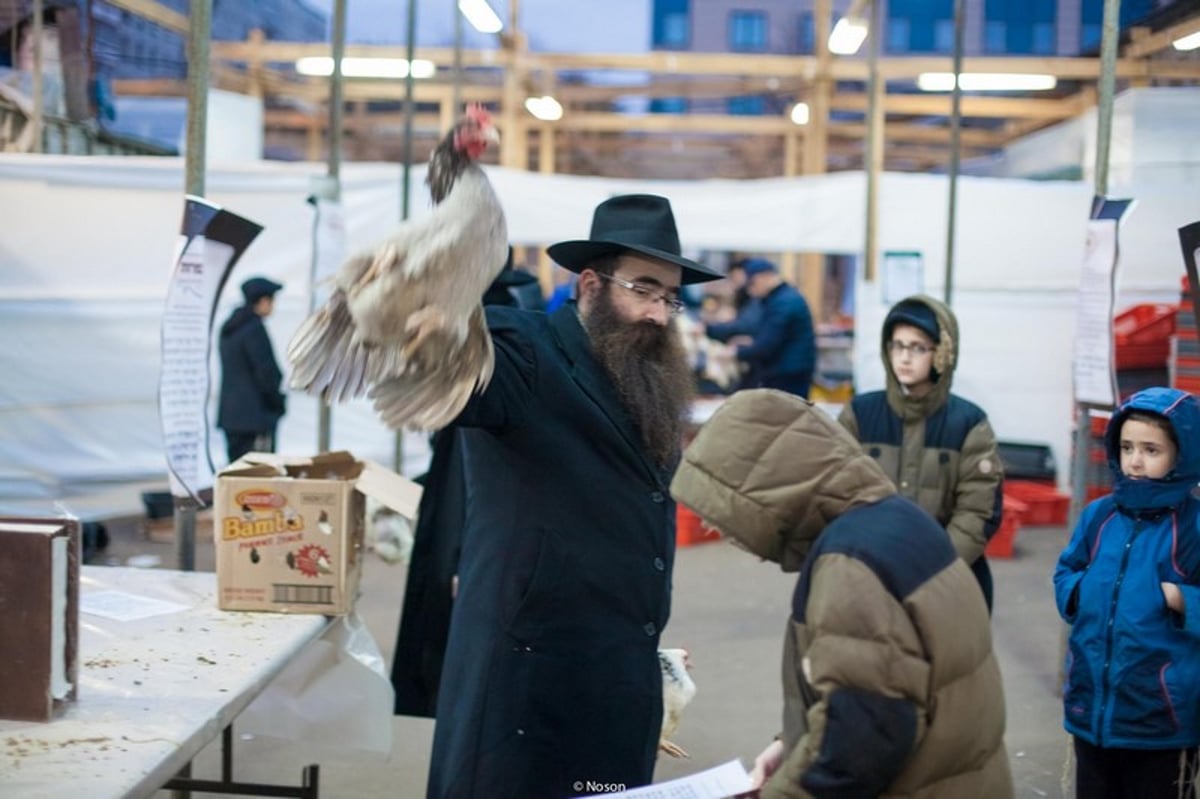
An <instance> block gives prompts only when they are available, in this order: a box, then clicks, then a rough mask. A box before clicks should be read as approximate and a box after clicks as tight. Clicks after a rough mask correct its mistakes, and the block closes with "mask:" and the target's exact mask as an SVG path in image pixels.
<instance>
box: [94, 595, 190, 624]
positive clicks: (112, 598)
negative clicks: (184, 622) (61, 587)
mask: <svg viewBox="0 0 1200 799" xmlns="http://www.w3.org/2000/svg"><path fill="white" fill-rule="evenodd" d="M187 609H188V606H187V605H181V604H179V603H178V602H168V601H167V600H165V599H152V598H150V597H148V596H138V595H137V594H127V593H125V592H124V591H90V592H88V593H85V594H83V595H82V596H81V597H80V598H79V610H80V611H82V612H83V613H90V614H91V615H93V616H103V617H104V618H106V619H113V620H114V621H135V620H137V619H145V618H149V617H150V616H162V615H165V614H167V613H178V612H179V611H181V610H187Z"/></svg>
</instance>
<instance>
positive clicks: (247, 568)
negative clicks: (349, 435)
mask: <svg viewBox="0 0 1200 799" xmlns="http://www.w3.org/2000/svg"><path fill="white" fill-rule="evenodd" d="M366 496H370V497H371V498H372V499H375V500H378V501H379V502H381V503H383V504H384V505H387V506H388V507H389V508H391V509H392V510H394V511H396V512H397V513H399V514H400V515H402V516H404V517H406V518H408V519H409V520H412V519H415V518H416V514H417V505H418V503H419V502H420V499H421V487H420V486H419V485H417V484H416V483H414V482H412V481H411V480H407V479H405V478H404V477H401V476H400V475H398V474H396V473H394V472H392V471H389V470H387V469H385V468H383V467H382V466H379V465H377V464H374V463H371V462H369V461H363V460H359V459H357V458H355V457H354V456H353V455H351V454H350V453H349V452H329V453H325V454H322V455H317V456H315V457H312V458H287V457H283V456H279V455H274V454H271V453H260V452H252V453H250V454H248V455H246V456H244V457H243V458H242V459H240V460H239V461H237V462H236V463H232V464H230V465H229V466H228V467H227V468H225V469H224V470H223V471H221V473H220V474H218V475H217V485H216V492H215V496H214V501H213V542H214V544H215V547H216V562H217V602H218V605H219V607H220V608H221V609H222V610H269V611H279V612H282V613H322V614H326V615H343V614H346V613H349V612H350V611H351V610H353V608H354V600H355V597H356V595H357V593H358V583H359V577H360V575H361V573H362V558H363V538H364V531H365V528H366V519H365V518H364V517H365V514H366V499H365V497H366Z"/></svg>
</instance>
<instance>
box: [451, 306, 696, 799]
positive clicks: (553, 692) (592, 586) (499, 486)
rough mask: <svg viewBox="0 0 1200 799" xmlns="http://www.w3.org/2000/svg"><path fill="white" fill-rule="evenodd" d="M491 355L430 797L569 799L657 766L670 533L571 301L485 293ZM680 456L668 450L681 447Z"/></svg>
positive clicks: (658, 480)
mask: <svg viewBox="0 0 1200 799" xmlns="http://www.w3.org/2000/svg"><path fill="white" fill-rule="evenodd" d="M488 323H489V328H490V329H491V332H492V338H493V341H494V342H495V347H496V371H495V375H494V376H493V377H492V381H491V384H490V385H489V386H488V388H487V390H486V391H485V392H484V393H483V394H482V395H479V396H478V397H476V398H475V399H474V400H473V401H472V402H471V404H470V405H469V406H468V408H467V409H466V411H464V413H463V415H462V416H461V417H460V420H459V424H460V426H462V427H463V428H465V429H464V430H463V431H462V433H463V443H464V450H463V456H464V465H465V469H466V477H467V479H466V486H467V501H466V519H465V527H464V531H463V541H462V551H461V557H460V562H459V566H460V568H459V579H460V583H459V593H458V598H457V599H456V601H455V604H454V610H453V615H452V620H451V627H450V637H449V642H448V648H447V652H446V662H445V669H444V672H443V675H442V681H441V687H440V691H439V695H438V713H437V725H436V729H435V733H434V745H433V756H432V762H431V766H430V776H429V796H431V797H489V798H494V799H503V797H513V799H541V798H542V797H553V798H554V799H560V798H561V797H565V796H575V795H578V794H581V793H585V792H596V791H597V790H598V786H608V787H609V789H610V790H611V789H612V788H613V787H615V786H617V785H624V786H626V787H633V786H635V785H643V784H646V783H648V782H650V781H651V779H652V778H653V772H654V758H655V753H656V749H657V744H658V737H659V732H660V728H661V719H662V676H661V672H660V670H659V665H658V659H657V655H656V650H657V648H658V641H659V634H660V631H661V630H662V629H663V627H664V626H665V625H666V623H667V617H668V614H669V610H670V597H671V568H672V563H673V559H674V547H675V506H674V503H673V502H672V500H671V498H670V494H669V493H668V490H667V486H668V485H669V483H670V470H669V469H663V468H659V467H657V466H656V465H655V464H654V463H653V460H652V459H651V458H650V457H649V456H648V455H647V453H646V451H645V448H644V446H643V444H642V442H641V437H640V436H639V434H638V432H637V430H636V429H635V427H634V425H633V423H632V421H631V419H630V418H629V416H628V415H627V413H626V412H625V410H624V408H623V406H622V404H621V402H620V400H619V399H618V397H617V394H616V389H615V388H614V386H613V384H612V382H611V381H610V380H609V379H608V377H607V375H606V374H605V373H604V372H603V371H602V370H601V368H600V366H599V365H598V363H597V362H596V361H595V359H594V358H593V357H592V355H591V351H590V348H589V345H588V340H587V336H586V334H585V332H584V330H583V328H582V326H581V325H580V322H579V318H578V316H577V315H576V311H575V306H574V304H570V305H567V306H565V307H563V308H561V309H559V310H558V311H556V312H555V313H554V314H552V315H550V316H547V315H545V314H540V313H530V312H526V311H519V310H514V309H508V308H489V309H488ZM672 466H673V464H672Z"/></svg>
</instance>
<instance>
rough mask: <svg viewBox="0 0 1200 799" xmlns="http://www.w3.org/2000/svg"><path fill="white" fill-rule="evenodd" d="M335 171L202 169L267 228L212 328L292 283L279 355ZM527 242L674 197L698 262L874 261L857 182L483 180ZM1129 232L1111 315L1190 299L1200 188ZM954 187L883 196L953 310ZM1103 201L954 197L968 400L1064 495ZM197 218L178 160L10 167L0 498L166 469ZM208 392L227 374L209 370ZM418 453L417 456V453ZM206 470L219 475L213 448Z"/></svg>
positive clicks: (310, 432)
mask: <svg viewBox="0 0 1200 799" xmlns="http://www.w3.org/2000/svg"><path fill="white" fill-rule="evenodd" d="M324 172H325V168H324V166H323V165H321V164H287V163H269V162H261V163H253V164H246V165H237V166H223V165H219V164H217V165H212V166H210V168H209V170H208V173H207V177H206V182H207V192H206V196H207V198H208V199H209V200H211V201H213V202H216V203H218V204H221V205H223V206H225V207H227V208H229V209H230V210H231V211H233V212H235V213H237V214H239V215H241V216H244V217H246V218H248V219H251V220H253V221H255V222H258V223H259V224H262V225H263V226H264V228H265V229H264V231H263V233H262V235H261V236H259V238H258V239H257V240H256V241H255V242H254V244H253V245H252V246H251V247H250V249H249V250H248V251H247V253H246V255H245V256H244V258H243V259H242V261H241V262H240V263H239V264H238V266H237V268H236V269H235V271H234V274H233V275H232V277H231V279H230V284H229V286H228V288H227V289H226V292H225V297H224V298H223V300H222V307H221V308H220V309H219V311H218V314H217V324H218V325H219V324H220V323H221V322H222V321H223V320H224V319H225V317H226V316H228V314H229V312H230V311H231V310H232V309H233V307H234V306H235V305H237V304H239V303H240V296H238V292H237V286H238V284H239V283H240V282H241V281H242V280H244V279H245V278H246V277H249V276H251V275H256V274H259V275H265V276H267V277H270V278H273V279H275V280H279V281H280V282H282V283H284V284H285V285H286V289H285V290H284V291H283V292H282V293H281V294H280V295H279V296H278V298H277V310H276V313H275V314H274V315H273V316H272V317H271V318H270V319H269V320H268V328H269V330H270V332H271V335H272V338H273V340H274V342H275V347H276V351H277V352H278V353H280V362H281V363H283V357H282V353H283V350H284V349H285V347H286V344H287V341H288V339H289V337H290V335H291V332H292V331H293V330H294V329H295V328H296V326H297V325H298V324H299V322H300V320H301V319H302V318H303V316H304V315H305V314H306V312H307V309H308V274H309V271H310V268H311V258H312V238H313V231H312V226H313V225H312V223H313V208H312V206H311V205H310V204H308V203H307V202H306V198H307V197H308V195H309V192H310V179H311V178H312V177H313V176H320V175H323V174H324ZM489 175H490V176H491V178H492V180H493V183H494V184H495V186H496V188H497V191H498V192H499V195H500V198H501V201H502V202H503V204H504V207H505V209H506V213H507V215H508V220H509V226H510V233H511V239H512V241H513V242H514V243H515V244H520V245H530V246H542V245H545V244H548V243H552V242H554V241H557V240H561V239H566V238H573V237H586V235H587V231H588V226H589V223H590V219H591V213H592V209H593V208H594V207H595V205H596V204H597V203H598V202H599V201H600V200H602V199H604V198H605V197H607V196H610V195H612V194H617V193H622V192H629V191H649V192H656V193H661V194H665V195H667V196H668V197H670V198H671V201H672V204H673V205H674V208H675V211H676V216H677V218H678V222H679V227H680V235H681V238H682V239H683V242H684V245H685V247H686V248H687V249H688V250H689V251H690V252H692V253H699V252H700V251H702V250H733V249H738V250H757V251H763V252H780V251H785V250H796V251H823V252H835V253H856V252H859V251H861V249H862V242H863V218H864V207H865V206H864V188H865V180H864V177H863V175H862V174H861V173H838V174H833V175H827V176H820V177H812V178H798V179H773V180H760V181H696V182H652V181H617V180H609V179H603V178H585V177H574V176H561V175H559V176H556V175H549V176H548V175H540V174H536V173H529V172H520V171H513V170H506V169H500V168H491V169H490V170H489ZM423 178H424V169H423V167H422V168H417V169H414V170H413V172H412V176H411V185H412V191H413V197H414V200H413V202H412V203H411V207H412V208H413V214H414V216H420V215H423V214H424V213H427V208H428V200H427V194H426V192H425V188H424V185H423ZM342 181H343V200H344V205H345V219H346V237H347V245H348V247H349V248H350V249H351V250H354V249H357V248H362V247H365V246H368V245H370V244H371V243H373V242H374V241H376V240H378V239H379V238H381V237H382V236H384V235H386V234H387V232H388V231H389V230H390V229H391V228H392V227H393V226H394V225H395V224H396V220H398V219H399V208H400V186H401V169H400V167H398V166H396V165H382V164H361V163H352V164H346V165H344V166H343V168H342ZM1130 196H1137V198H1138V200H1139V206H1138V209H1137V210H1136V211H1135V212H1134V213H1133V214H1132V215H1131V216H1130V218H1129V219H1128V221H1127V222H1126V223H1125V224H1124V225H1123V226H1122V240H1121V250H1122V267H1121V278H1120V282H1121V285H1122V286H1123V287H1124V291H1123V293H1122V294H1121V295H1120V296H1119V299H1118V303H1117V307H1118V309H1120V308H1122V307H1124V306H1126V305H1129V304H1132V303H1135V302H1143V301H1163V300H1165V301H1171V300H1174V299H1176V298H1177V297H1178V291H1179V276H1180V275H1181V274H1182V270H1183V267H1182V264H1181V262H1180V258H1179V254H1178V238H1177V235H1176V229H1177V228H1178V227H1180V226H1182V225H1184V224H1186V223H1189V222H1193V221H1195V220H1197V219H1200V195H1198V194H1197V192H1196V191H1195V189H1194V187H1191V186H1178V187H1174V186H1163V185H1155V186H1153V187H1148V188H1147V189H1145V190H1144V191H1138V190H1133V191H1131V192H1130ZM946 197H947V186H946V181H945V178H944V177H940V176H927V175H909V174H888V175H885V176H884V177H883V179H882V180H881V189H880V198H881V204H880V219H879V222H880V229H879V246H880V248H881V250H902V251H915V252H920V253H921V254H922V256H923V259H924V269H925V281H926V284H925V287H926V291H927V292H929V293H931V294H934V295H940V293H941V283H942V275H943V271H944V252H945V229H946V215H947V207H946V205H947V199H946ZM1090 201H1091V197H1090V188H1089V187H1088V186H1085V185H1083V184H1079V183H1053V182H1047V183H1035V182H1027V181H1016V180H1003V179H990V178H989V179H983V178H974V179H973V178H963V179H961V180H960V184H959V216H958V238H957V244H956V252H957V265H956V269H955V275H954V286H955V296H954V307H955V310H956V312H957V313H958V315H959V317H960V322H961V327H962V330H963V353H962V366H961V367H960V370H959V372H958V377H957V381H956V386H957V388H958V390H959V392H960V393H962V394H964V395H965V396H967V397H968V398H970V399H973V400H975V401H977V402H979V403H980V404H981V405H982V406H983V407H984V408H985V409H986V410H987V411H988V413H989V414H990V416H991V417H992V420H993V424H994V426H995V427H996V430H997V432H998V434H999V435H1000V436H1001V437H1002V438H1005V439H1013V440H1032V441H1043V442H1050V443H1051V444H1052V445H1053V446H1054V449H1055V453H1056V455H1057V456H1058V458H1059V463H1060V475H1061V476H1063V477H1065V464H1066V463H1067V455H1068V452H1069V435H1070V431H1069V426H1070V416H1071V400H1070V397H1071V392H1070V358H1071V343H1072V342H1071V337H1072V330H1073V329H1074V307H1075V292H1076V289H1077V287H1078V286H1077V282H1078V279H1079V275H1080V269H1081V264H1082V260H1083V252H1084V236H1085V231H1086V224H1087V217H1088V209H1089V207H1090ZM182 208H183V163H182V161H181V160H180V159H174V158H116V157H113V158H104V157H87V158H84V157H56V156H0V219H3V220H4V221H3V233H2V234H0V342H2V343H3V345H2V347H0V373H2V374H3V376H4V377H3V380H2V381H0V494H3V493H9V494H13V493H17V494H23V493H38V492H43V493H44V492H47V491H54V490H57V487H58V486H60V485H62V484H64V483H72V482H76V481H94V480H116V479H134V478H145V477H158V476H161V475H163V474H164V472H165V466H164V460H163V453H162V448H161V443H160V441H159V434H158V430H159V427H158V424H157V417H156V415H155V414H156V405H155V391H156V387H157V379H158V347H159V338H158V332H159V323H160V316H161V312H162V304H163V300H164V294H165V290H166V284H167V276H168V274H169V268H170V258H171V253H172V252H173V248H174V246H175V243H176V238H177V236H178V230H179V217H180V214H181V213H182ZM857 290H858V298H857V314H856V317H857V318H856V333H857V334H858V335H857V339H858V341H860V342H863V344H862V346H859V347H857V348H856V355H855V378H856V384H857V386H858V388H859V389H870V388H875V387H878V386H879V385H881V384H882V380H883V372H882V367H881V363H880V359H879V354H878V348H877V342H878V330H879V325H880V323H881V321H882V318H883V314H884V312H885V311H886V307H885V306H884V304H883V302H882V300H881V299H880V291H879V286H878V283H872V284H863V283H861V281H860V284H859V285H858V287H857ZM213 374H214V381H215V380H216V379H217V378H216V376H217V375H219V367H218V366H217V365H216V364H214V372H213ZM411 440H413V441H414V443H412V444H410V446H409V448H408V451H409V452H410V454H411V453H418V452H420V451H421V443H422V441H423V439H421V437H415V439H411ZM315 443H316V402H315V400H311V399H309V398H307V397H304V396H303V395H295V394H293V395H292V396H291V397H290V398H289V408H288V414H287V416H286V417H285V418H284V420H283V422H282V425H281V428H280V446H281V448H282V449H283V450H284V451H286V452H292V453H310V452H311V451H312V450H313V449H314V447H315ZM333 444H334V446H335V447H338V448H343V447H344V448H348V449H351V450H353V451H354V452H356V453H357V454H359V455H360V456H363V457H369V458H372V459H375V460H379V461H383V462H385V463H388V462H391V459H392V452H393V436H392V435H391V433H390V432H389V431H387V430H386V429H385V428H384V427H383V426H382V425H381V424H379V423H378V421H376V420H375V419H374V417H373V415H372V413H371V411H370V408H369V406H367V405H366V403H364V402H356V403H351V404H350V405H348V406H344V407H341V408H338V409H336V410H335V413H334V422H333ZM214 460H215V462H216V463H217V465H218V466H220V465H221V464H222V463H223V462H224V455H223V440H222V437H221V436H220V434H219V433H217V434H215V435H214Z"/></svg>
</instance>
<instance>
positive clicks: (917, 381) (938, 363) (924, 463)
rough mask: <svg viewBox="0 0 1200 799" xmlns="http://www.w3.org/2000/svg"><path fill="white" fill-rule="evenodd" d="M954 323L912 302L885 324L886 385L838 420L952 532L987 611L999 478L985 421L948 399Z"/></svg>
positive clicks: (937, 305)
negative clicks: (990, 541)
mask: <svg viewBox="0 0 1200 799" xmlns="http://www.w3.org/2000/svg"><path fill="white" fill-rule="evenodd" d="M958 348H959V343H958V320H957V319H956V318H955V316H954V314H953V313H952V312H951V311H950V309H949V308H948V307H947V306H946V305H944V304H943V303H941V302H938V301H937V300H935V299H933V298H932V297H926V296H923V295H917V296H913V297H908V298H906V299H903V300H901V301H900V302H898V303H897V304H896V305H895V306H894V307H893V308H892V309H891V311H889V312H888V315H887V318H886V319H885V320H884V322H883V363H884V371H885V372H886V374H887V388H886V389H885V390H883V391H872V392H868V393H866V394H860V395H858V396H856V397H855V398H854V399H853V400H851V402H850V403H848V404H847V405H846V406H845V407H844V408H843V409H842V413H841V415H840V416H839V418H838V420H839V421H840V422H841V423H842V425H843V426H845V428H846V429H847V430H849V431H850V433H851V434H852V435H853V436H854V437H855V438H857V439H858V440H859V441H860V442H861V443H862V447H863V450H864V451H865V452H866V453H867V454H868V455H870V456H871V457H873V458H874V459H875V460H876V461H877V462H878V463H879V465H880V466H881V467H883V471H884V472H885V473H886V474H887V475H888V477H890V478H891V479H892V481H893V482H894V483H895V484H896V488H897V489H898V490H899V492H900V494H901V496H905V497H908V498H909V499H911V500H913V501H914V502H916V503H917V504H918V505H920V506H921V507H922V508H923V509H924V510H925V511H926V512H927V513H929V515H931V516H933V518H935V519H937V520H938V522H940V523H941V525H942V526H943V527H944V528H946V532H947V533H949V534H950V540H951V543H953V544H954V548H955V550H956V551H957V552H958V554H959V557H961V558H962V559H963V560H965V561H966V562H967V565H969V566H970V567H971V571H972V572H974V574H975V578H976V580H978V582H979V587H980V589H981V590H982V591H983V595H984V598H985V599H986V600H987V606H988V610H989V611H990V610H991V607H992V573H991V569H989V568H988V564H987V559H986V558H985V557H984V554H983V550H984V547H985V546H987V542H988V539H990V538H991V537H992V535H993V534H995V532H996V529H997V528H998V527H999V526H1000V514H1001V509H1002V506H1003V496H1002V494H1001V489H1002V485H1003V474H1002V472H1001V467H1000V457H999V454H998V453H997V449H996V436H995V433H993V432H992V427H991V425H990V424H989V423H988V419H987V414H986V413H984V412H983V410H982V409H981V408H980V407H979V406H977V405H975V404H974V403H972V402H969V401H967V400H965V399H963V398H962V397H959V396H957V395H955V394H951V393H950V384H951V381H952V379H953V377H954V367H955V365H956V364H957V362H958Z"/></svg>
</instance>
